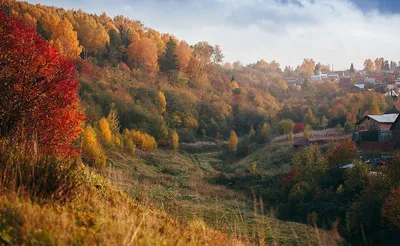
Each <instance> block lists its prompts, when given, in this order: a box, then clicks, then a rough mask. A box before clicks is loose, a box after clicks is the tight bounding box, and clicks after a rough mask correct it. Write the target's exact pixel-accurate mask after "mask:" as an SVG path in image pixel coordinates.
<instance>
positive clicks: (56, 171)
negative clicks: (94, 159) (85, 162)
mask: <svg viewBox="0 0 400 246" xmlns="http://www.w3.org/2000/svg"><path fill="white" fill-rule="evenodd" d="M82 184H83V178H82V176H81V168H80V165H79V162H78V161H65V160H60V159H58V158H57V157H55V156H48V155H42V154H40V153H35V151H34V148H33V147H32V148H28V147H23V148H22V147H19V148H17V147H14V146H12V145H10V143H9V142H8V141H6V140H0V190H1V189H8V190H14V191H20V190H23V191H24V192H28V193H29V194H30V196H31V197H32V198H51V199H53V200H56V201H66V200H70V199H73V198H75V197H76V196H77V195H78V194H79V190H80V188H81V186H82ZM0 224H1V221H0ZM0 238H1V236H0Z"/></svg>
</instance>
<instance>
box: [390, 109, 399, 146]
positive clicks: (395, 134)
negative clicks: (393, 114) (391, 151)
mask: <svg viewBox="0 0 400 246" xmlns="http://www.w3.org/2000/svg"><path fill="white" fill-rule="evenodd" d="M393 107H395V106H393ZM390 130H391V131H392V142H393V145H394V146H393V147H394V148H396V149H397V148H400V117H398V118H397V119H396V120H395V121H394V122H393V124H392V126H391V127H390Z"/></svg>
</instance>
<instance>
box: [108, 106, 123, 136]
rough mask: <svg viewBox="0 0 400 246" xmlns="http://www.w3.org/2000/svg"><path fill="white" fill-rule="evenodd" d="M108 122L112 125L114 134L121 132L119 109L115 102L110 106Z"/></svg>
mask: <svg viewBox="0 0 400 246" xmlns="http://www.w3.org/2000/svg"><path fill="white" fill-rule="evenodd" d="M107 122H108V124H109V125H110V130H111V133H112V134H113V135H118V134H119V130H120V129H119V119H118V111H117V108H116V107H115V104H114V103H112V104H111V106H110V112H109V113H108V116H107Z"/></svg>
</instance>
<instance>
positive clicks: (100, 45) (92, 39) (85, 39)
mask: <svg viewBox="0 0 400 246" xmlns="http://www.w3.org/2000/svg"><path fill="white" fill-rule="evenodd" d="M76 19H77V24H78V28H77V29H78V38H79V41H80V43H81V44H82V45H83V48H84V57H86V56H87V55H88V53H96V52H97V51H101V50H103V49H104V48H105V45H106V43H108V42H109V41H110V36H108V33H107V31H106V30H105V29H104V27H103V25H101V24H100V23H97V22H96V20H94V19H93V18H91V17H89V16H88V15H85V14H82V15H80V16H79V17H78V18H76Z"/></svg>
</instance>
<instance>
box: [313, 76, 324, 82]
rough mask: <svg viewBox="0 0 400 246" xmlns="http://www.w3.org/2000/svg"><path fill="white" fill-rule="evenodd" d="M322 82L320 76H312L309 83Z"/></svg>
mask: <svg viewBox="0 0 400 246" xmlns="http://www.w3.org/2000/svg"><path fill="white" fill-rule="evenodd" d="M319 80H322V76H321V75H313V76H311V81H319Z"/></svg>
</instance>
